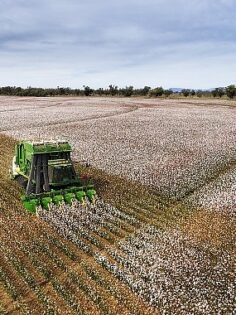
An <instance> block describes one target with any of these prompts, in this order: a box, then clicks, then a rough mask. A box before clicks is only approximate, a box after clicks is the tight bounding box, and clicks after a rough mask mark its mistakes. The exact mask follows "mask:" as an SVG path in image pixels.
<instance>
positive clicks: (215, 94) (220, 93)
mask: <svg viewBox="0 0 236 315" xmlns="http://www.w3.org/2000/svg"><path fill="white" fill-rule="evenodd" d="M211 94H212V95H213V97H222V96H224V95H225V89H224V88H216V89H214V90H213V91H211Z"/></svg>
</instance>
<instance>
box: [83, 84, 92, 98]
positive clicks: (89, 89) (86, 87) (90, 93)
mask: <svg viewBox="0 0 236 315" xmlns="http://www.w3.org/2000/svg"><path fill="white" fill-rule="evenodd" d="M83 88H84V95H85V96H90V95H92V93H93V89H91V88H90V87H89V86H85V85H84V86H83Z"/></svg>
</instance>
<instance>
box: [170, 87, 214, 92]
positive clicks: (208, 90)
mask: <svg viewBox="0 0 236 315" xmlns="http://www.w3.org/2000/svg"><path fill="white" fill-rule="evenodd" d="M185 89H186V88H170V90H171V91H173V92H174V93H180V92H181V91H182V90H185ZM214 89H215V88H211V89H200V90H202V91H204V92H211V91H213V90H214ZM188 90H195V91H197V90H199V89H189V88H188Z"/></svg>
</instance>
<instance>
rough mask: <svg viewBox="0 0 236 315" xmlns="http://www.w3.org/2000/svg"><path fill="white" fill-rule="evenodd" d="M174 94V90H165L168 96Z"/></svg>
mask: <svg viewBox="0 0 236 315" xmlns="http://www.w3.org/2000/svg"><path fill="white" fill-rule="evenodd" d="M172 94H173V91H172V90H164V95H165V96H166V97H168V96H170V95H172Z"/></svg>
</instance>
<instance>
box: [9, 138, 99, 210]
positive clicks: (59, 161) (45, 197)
mask: <svg viewBox="0 0 236 315" xmlns="http://www.w3.org/2000/svg"><path fill="white" fill-rule="evenodd" d="M71 151H72V148H71V145H70V144H69V143H68V142H67V141H47V142H46V141H39V142H33V141H22V142H19V143H18V144H17V145H16V147H15V156H14V158H13V163H12V170H11V177H12V178H13V179H18V180H19V182H20V183H21V184H22V186H23V187H24V188H25V195H24V196H22V198H21V199H22V202H23V205H24V207H25V208H26V209H27V210H28V211H29V212H32V213H36V209H37V207H38V206H42V207H43V208H44V209H46V210H48V209H49V208H50V204H52V203H53V204H55V205H60V204H61V203H62V202H65V203H67V204H69V205H71V204H72V202H73V200H78V201H80V202H81V203H83V202H84V200H85V197H87V198H88V199H89V200H90V201H91V202H93V201H94V200H95V197H96V191H95V190H94V186H93V185H91V183H86V184H85V183H82V181H81V178H80V177H79V175H78V174H76V172H75V169H74V166H73V163H72V160H71Z"/></svg>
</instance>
